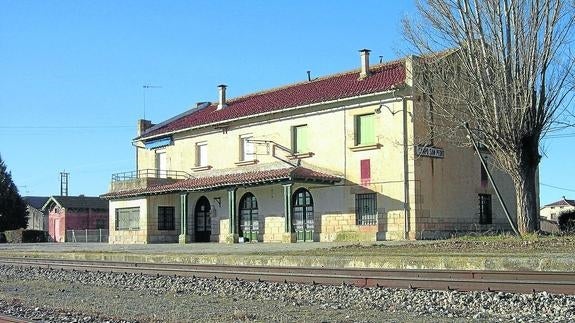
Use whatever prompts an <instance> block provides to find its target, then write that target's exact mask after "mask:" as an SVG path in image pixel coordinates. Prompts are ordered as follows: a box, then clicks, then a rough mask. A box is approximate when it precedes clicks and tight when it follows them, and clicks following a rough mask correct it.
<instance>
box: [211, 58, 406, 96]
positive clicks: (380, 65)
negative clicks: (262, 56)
mask: <svg viewBox="0 0 575 323" xmlns="http://www.w3.org/2000/svg"><path fill="white" fill-rule="evenodd" d="M406 60H407V58H406V57H402V58H398V59H395V60H391V61H388V62H382V63H378V64H375V65H371V66H370V67H369V70H370V71H373V70H377V69H383V68H384V67H387V66H390V67H391V66H394V65H396V64H399V63H404V62H405V61H406ZM360 71H361V68H355V69H352V70H347V71H343V72H338V73H335V74H328V75H324V76H318V77H316V78H314V79H312V80H311V81H306V80H304V81H299V82H295V83H289V84H285V85H280V86H276V87H272V88H269V89H264V90H261V91H257V92H253V93H248V94H244V95H240V96H237V97H233V98H230V99H228V100H227V103H229V104H232V103H234V101H241V100H242V99H245V98H250V97H254V96H258V95H264V94H268V93H272V92H276V91H280V90H283V89H288V88H291V87H295V86H299V85H304V84H311V83H317V82H319V81H324V80H327V79H330V78H335V77H338V76H343V75H348V74H354V73H360ZM365 79H369V76H368V77H366V78H365ZM215 105H217V102H215V103H214V102H212V104H210V106H215Z"/></svg>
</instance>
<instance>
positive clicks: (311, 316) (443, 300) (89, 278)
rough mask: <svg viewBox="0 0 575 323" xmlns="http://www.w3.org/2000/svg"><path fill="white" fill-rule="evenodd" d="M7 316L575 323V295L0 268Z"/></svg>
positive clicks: (0, 303)
mask: <svg viewBox="0 0 575 323" xmlns="http://www.w3.org/2000/svg"><path fill="white" fill-rule="evenodd" d="M0 313H3V314H7V315H13V316H17V317H20V318H26V319H33V320H36V321H47V322H159V321H170V322H184V321H189V322H197V321H202V322H241V321H257V322H272V321H273V322H304V321H305V322H382V321H386V322H405V321H407V322H426V321H427V322H438V321H439V322H453V321H461V322H467V321H482V322H484V321H501V322H508V321H515V322H573V321H575V296H563V295H553V294H547V293H538V294H510V293H489V292H465V293H464V292H455V291H449V292H448V291H421V290H416V291H413V290H397V289H385V288H357V287H353V286H313V285H302V284H281V283H265V282H248V281H236V280H223V279H202V278H192V277H175V276H159V277H158V276H151V275H141V274H121V273H95V272H79V271H65V270H51V269H41V268H21V267H13V266H5V265H0Z"/></svg>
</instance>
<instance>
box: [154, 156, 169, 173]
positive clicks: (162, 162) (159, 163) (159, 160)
mask: <svg viewBox="0 0 575 323" xmlns="http://www.w3.org/2000/svg"><path fill="white" fill-rule="evenodd" d="M156 169H157V170H158V177H159V178H166V177H167V174H166V169H167V160H166V153H165V152H157V153H156Z"/></svg>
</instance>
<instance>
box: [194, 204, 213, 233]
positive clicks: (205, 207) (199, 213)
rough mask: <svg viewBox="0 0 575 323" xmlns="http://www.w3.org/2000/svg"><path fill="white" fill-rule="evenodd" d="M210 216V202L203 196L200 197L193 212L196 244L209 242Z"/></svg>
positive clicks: (210, 231)
mask: <svg viewBox="0 0 575 323" xmlns="http://www.w3.org/2000/svg"><path fill="white" fill-rule="evenodd" d="M211 215H212V213H211V206H210V201H209V200H208V199H207V198H206V197H205V196H202V197H200V199H199V200H198V202H197V203H196V208H195V210H194V219H195V221H194V224H195V225H194V228H195V229H194V232H195V235H194V236H195V241H196V242H210V235H211V234H212V218H211Z"/></svg>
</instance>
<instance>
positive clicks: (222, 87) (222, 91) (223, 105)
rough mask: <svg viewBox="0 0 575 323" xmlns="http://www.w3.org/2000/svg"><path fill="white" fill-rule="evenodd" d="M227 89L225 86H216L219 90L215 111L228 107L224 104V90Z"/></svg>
mask: <svg viewBox="0 0 575 323" xmlns="http://www.w3.org/2000/svg"><path fill="white" fill-rule="evenodd" d="M227 87H228V86H227V85H225V84H220V85H218V88H219V89H220V100H219V101H218V109H217V110H221V109H224V108H226V107H227V106H228V105H227V104H226V88H227Z"/></svg>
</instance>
